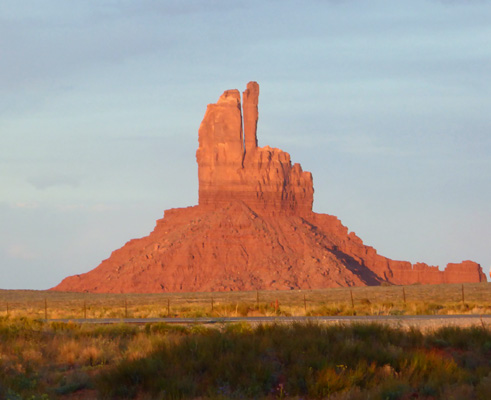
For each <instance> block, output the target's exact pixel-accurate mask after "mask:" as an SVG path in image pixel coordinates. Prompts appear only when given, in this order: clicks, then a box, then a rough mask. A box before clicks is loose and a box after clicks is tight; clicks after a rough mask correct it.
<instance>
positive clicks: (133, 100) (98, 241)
mask: <svg viewBox="0 0 491 400" xmlns="http://www.w3.org/2000/svg"><path fill="white" fill-rule="evenodd" d="M489 21H491V2H486V1H479V0H468V1H463V0H462V1H457V0H455V1H451V0H448V1H443V0H411V1H397V2H396V1H393V0H392V1H390V0H387V1H380V0H371V1H365V0H344V1H343V0H331V1H329V0H324V1H322V0H303V1H299V0H298V1H291V0H282V1H279V0H278V1H275V0H269V1H268V0H261V1H255V0H251V1H247V2H239V1H225V0H201V1H199V0H186V1H183V0H161V1H157V0H154V1H151V0H139V1H136V0H133V1H129V0H118V1H117V0H112V1H110V0H87V1H75V0H44V1H42V2H40V1H35V0H23V1H19V0H2V2H0V93H1V95H0V288H2V289H47V288H50V287H53V286H55V285H57V284H58V283H59V282H60V281H61V280H62V279H63V278H64V277H66V276H69V275H74V274H79V273H83V272H87V271H89V270H91V269H93V268H95V267H96V266H97V265H98V264H99V263H100V262H101V261H102V260H103V259H106V258H108V257H109V256H110V254H111V252H112V251H114V250H116V249H118V248H119V247H121V246H122V245H123V244H124V243H126V242H127V241H129V240H130V239H132V238H137V237H142V236H146V235H148V234H149V233H150V232H151V231H152V230H153V228H154V226H155V221H156V220H157V219H159V218H162V216H163V213H164V210H166V209H169V208H176V207H187V206H192V205H195V204H197V201H198V177H197V165H196V159H195V151H196V148H197V146H198V128H199V125H200V122H201V120H202V118H203V116H204V113H205V110H206V105H207V104H209V103H215V102H216V101H217V100H218V97H219V96H220V95H221V94H222V93H223V91H225V90H227V89H239V90H240V91H241V92H242V91H243V90H244V89H245V87H246V84H247V82H249V81H257V82H258V83H259V85H260V90H261V94H260V97H259V123H258V140H259V145H260V146H265V145H269V146H271V147H277V148H280V149H282V150H284V151H287V152H289V153H290V154H291V158H292V161H293V162H299V163H301V165H302V167H303V169H304V170H307V171H311V172H312V174H313V177H314V189H315V194H314V211H315V212H319V213H327V214H331V215H336V216H337V217H338V218H339V219H340V220H341V221H342V222H343V224H344V225H346V226H347V227H348V228H349V230H350V231H354V232H356V234H357V235H358V236H359V237H361V238H362V240H363V241H364V243H365V244H367V245H370V246H373V247H375V248H376V249H377V251H378V253H379V254H382V255H384V256H386V257H389V258H392V259H396V260H407V261H410V262H413V263H415V262H426V263H428V264H430V265H439V266H440V267H444V266H445V265H446V264H447V263H449V262H461V261H463V260H468V259H470V260H474V261H476V262H478V263H480V264H481V266H482V267H483V270H484V271H485V273H486V274H487V276H488V280H490V278H489V271H490V266H491V240H490V239H491V156H490V154H491V112H490V110H491V45H490V44H491V24H490V23H489Z"/></svg>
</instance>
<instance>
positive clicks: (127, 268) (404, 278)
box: [53, 82, 486, 293]
mask: <svg viewBox="0 0 491 400" xmlns="http://www.w3.org/2000/svg"><path fill="white" fill-rule="evenodd" d="M258 96H259V86H258V84H257V83H255V82H251V83H249V84H248V85H247V89H246V90H245V91H244V93H243V115H242V109H241V101H240V94H239V92H238V91H237V90H228V91H226V92H225V93H224V94H223V95H222V96H221V97H220V98H219V100H218V102H217V103H216V104H211V105H208V108H207V110H206V113H205V116H204V119H203V122H202V123H201V126H200V128H199V148H198V150H197V152H196V159H197V162H198V176H199V205H198V206H195V207H189V208H183V209H173V210H167V211H166V212H165V215H164V218H162V219H160V220H158V221H157V225H156V227H155V229H154V231H153V232H152V233H151V234H150V235H149V236H147V237H144V238H141V239H135V240H131V241H129V242H128V243H127V244H126V245H124V246H123V247H122V248H121V249H119V250H116V251H114V252H113V253H112V254H111V257H109V258H108V259H107V260H104V261H103V262H102V263H101V264H100V265H99V266H98V267H97V268H95V269H94V270H92V271H90V272H88V273H86V274H82V275H75V276H72V277H68V278H66V279H64V280H63V281H62V282H61V283H60V284H59V285H58V286H56V287H55V288H53V290H59V291H88V292H113V293H121V292H147V293H149V292H192V291H225V290H255V289H261V290H264V289H320V288H326V287H336V286H354V285H378V284H380V283H382V282H389V283H394V284H411V283H417V282H419V283H435V284H436V283H457V282H481V281H486V277H485V275H484V274H483V272H482V269H481V267H480V266H479V264H476V263H474V262H472V261H464V262H462V263H460V264H448V266H447V268H446V269H445V271H440V270H439V269H438V268H437V267H431V266H428V265H426V264H423V263H417V264H414V265H411V263H409V262H405V261H393V260H390V259H388V258H385V257H383V256H380V255H378V254H377V252H376V250H375V249H374V248H372V247H370V246H366V245H364V244H363V242H362V241H361V239H360V238H358V237H357V236H356V235H355V234H354V233H353V232H351V233H349V232H348V229H347V228H346V227H345V226H343V225H342V224H341V222H340V221H339V220H338V219H337V218H336V217H334V216H331V215H326V214H316V213H313V212H312V202H313V192H314V191H313V183H312V175H311V174H310V173H309V172H303V171H302V168H301V167H300V165H299V164H294V165H292V164H291V162H290V155H289V154H288V153H285V152H283V151H281V150H279V149H273V148H270V147H268V146H266V147H263V148H260V147H258V146H257V132H256V128H257V121H258V108H257V105H258Z"/></svg>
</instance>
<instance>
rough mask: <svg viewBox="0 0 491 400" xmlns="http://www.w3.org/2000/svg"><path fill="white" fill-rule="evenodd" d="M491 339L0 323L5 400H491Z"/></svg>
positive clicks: (365, 328) (481, 332)
mask: <svg viewBox="0 0 491 400" xmlns="http://www.w3.org/2000/svg"><path fill="white" fill-rule="evenodd" d="M490 394H491V331H490V330H489V329H486V328H483V327H473V328H456V327H445V328H440V329H437V330H433V331H424V332H423V331H421V330H418V329H405V330H401V329H396V328H391V327H388V326H385V325H377V324H360V325H356V324H353V325H335V326H333V325H322V324H311V323H310V324H292V325H287V324H281V325H275V324H272V325H259V326H257V327H252V326H250V325H248V324H246V323H241V324H223V325H220V326H218V327H214V328H208V327H205V326H202V325H192V326H187V327H185V326H175V325H170V324H162V323H159V324H147V325H144V326H133V325H125V324H118V325H107V326H104V325H102V326H97V325H78V324H74V323H67V324H64V323H46V322H44V321H41V320H33V319H28V318H12V317H9V318H7V317H3V318H0V398H2V399H4V398H5V399H31V400H36V399H44V400H46V399H69V398H71V396H78V397H77V398H79V399H81V398H84V399H90V398H100V399H106V398H107V399H111V398H114V399H120V398H121V399H122V398H137V399H139V400H143V399H197V398H200V399H208V398H210V399H212V398H213V399H217V398H218V399H229V398H257V399H276V398H278V399H280V398H290V399H301V398H302V399H320V398H330V399H338V400H340V399H367V398H370V399H409V398H416V397H417V398H423V399H428V400H429V399H452V398H453V399H489V398H491V397H490Z"/></svg>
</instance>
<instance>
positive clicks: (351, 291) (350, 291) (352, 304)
mask: <svg viewBox="0 0 491 400" xmlns="http://www.w3.org/2000/svg"><path fill="white" fill-rule="evenodd" d="M349 293H350V296H351V308H355V301H354V300H353V290H352V289H350V290H349Z"/></svg>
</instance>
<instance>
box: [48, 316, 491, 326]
mask: <svg viewBox="0 0 491 400" xmlns="http://www.w3.org/2000/svg"><path fill="white" fill-rule="evenodd" d="M48 321H49V322H69V321H72V322H74V323H77V324H120V323H124V324H140V325H141V324H149V323H150V324H152V323H167V324H181V325H192V324H205V325H209V324H227V323H238V322H246V323H250V324H271V323H295V322H297V323H305V322H316V323H331V324H340V323H372V322H377V323H385V324H389V325H394V326H400V327H412V326H417V327H428V328H431V327H433V328H437V327H440V326H447V325H453V326H456V325H457V326H471V325H480V326H485V327H488V328H491V315H490V314H486V315H401V316H392V315H378V316H355V317H350V316H342V317H223V318H214V317H213V318H212V317H209V318H208V317H205V318H101V319H49V320H48Z"/></svg>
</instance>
